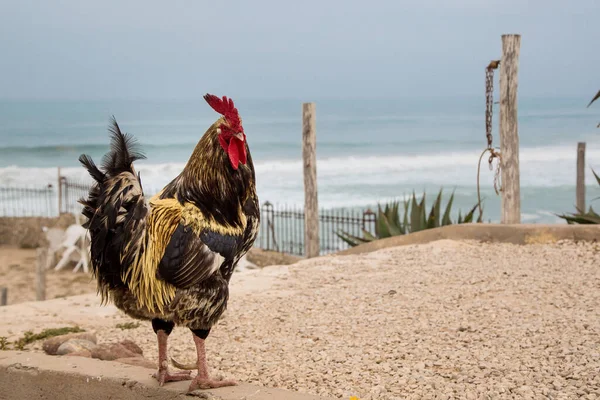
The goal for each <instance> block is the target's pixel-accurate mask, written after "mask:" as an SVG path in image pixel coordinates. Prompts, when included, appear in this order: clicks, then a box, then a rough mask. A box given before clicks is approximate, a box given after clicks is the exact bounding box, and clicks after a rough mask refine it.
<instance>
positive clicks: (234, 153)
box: [228, 139, 240, 169]
mask: <svg viewBox="0 0 600 400" xmlns="http://www.w3.org/2000/svg"><path fill="white" fill-rule="evenodd" d="M228 153H229V161H231V166H232V167H233V169H238V164H239V163H240V153H239V147H238V146H236V144H235V143H234V140H233V139H232V140H231V141H230V142H229V150H228Z"/></svg>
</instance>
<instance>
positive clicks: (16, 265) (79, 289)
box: [0, 246, 96, 304]
mask: <svg viewBox="0 0 600 400" xmlns="http://www.w3.org/2000/svg"><path fill="white" fill-rule="evenodd" d="M36 260H37V259H36V251H35V249H20V248H17V247H15V246H0V287H7V288H8V296H7V303H8V304H16V303H22V302H24V301H32V300H35V290H36V289H35V288H36V286H35V285H36V283H35V282H36V274H35V271H36V263H37V261H36ZM74 266H75V264H72V265H71V264H69V265H68V266H66V267H64V268H63V269H61V270H59V271H55V270H53V269H50V270H48V271H47V272H46V299H55V298H59V297H66V296H74V295H78V294H83V293H90V292H95V291H96V284H95V281H94V280H93V279H92V277H91V275H89V274H84V273H72V272H71V271H72V270H73V267H74Z"/></svg>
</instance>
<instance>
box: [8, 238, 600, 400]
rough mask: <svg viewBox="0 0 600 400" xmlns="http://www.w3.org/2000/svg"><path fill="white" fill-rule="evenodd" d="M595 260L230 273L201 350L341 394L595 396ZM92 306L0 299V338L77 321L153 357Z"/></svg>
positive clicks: (555, 252) (259, 374)
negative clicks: (223, 303)
mask: <svg viewBox="0 0 600 400" xmlns="http://www.w3.org/2000/svg"><path fill="white" fill-rule="evenodd" d="M599 261H600V252H599V251H598V246H597V245H596V244H591V243H579V244H577V243H573V242H558V243H555V244H532V245H527V246H521V245H512V244H482V243H479V242H473V241H462V242H457V241H450V240H442V241H436V242H433V243H429V244H422V245H410V246H403V247H394V248H389V249H384V250H380V251H377V252H374V253H369V254H362V255H349V256H327V257H322V258H318V259H312V260H304V261H301V262H299V263H296V264H293V265H289V266H271V267H266V268H264V269H261V270H249V271H245V272H241V273H238V274H236V275H234V278H233V280H232V283H231V299H230V303H229V309H228V311H227V312H226V314H225V317H224V318H223V319H222V321H221V322H219V324H218V326H216V327H215V329H214V330H213V332H212V333H211V336H210V337H209V339H208V341H207V351H208V360H209V363H210V366H211V368H212V371H213V373H215V374H222V375H224V376H225V377H232V378H235V379H237V380H239V381H242V382H247V383H254V384H258V385H263V386H269V387H280V388H285V389H289V390H295V391H299V392H305V393H312V394H318V395H326V396H333V397H337V398H346V399H347V398H349V396H351V395H354V396H358V397H359V398H360V399H361V400H365V399H371V400H374V399H378V400H388V399H436V398H465V399H478V398H489V399H503V398H519V399H529V398H554V399H568V398H588V399H592V398H597V397H598V396H600V376H599V375H598V370H599V369H600V336H599V335H600V315H599V314H600V311H599V310H600V307H599V306H600V296H599V295H598V293H600V292H599V290H598V289H600V269H599V268H598V264H599ZM98 303H99V300H98V298H97V297H96V296H95V295H94V294H87V295H83V296H77V297H71V298H65V299H57V300H52V301H47V302H43V303H40V302H37V303H36V302H31V303H22V304H18V305H14V306H9V307H5V308H4V309H1V310H0V318H1V319H2V320H3V321H6V322H7V323H6V325H5V326H3V327H1V328H0V336H8V337H9V339H11V340H14V339H16V338H18V337H19V335H21V334H22V332H24V331H25V330H29V329H32V330H34V331H37V330H40V329H42V328H46V327H58V326H65V325H74V324H77V325H79V326H81V327H83V328H84V329H86V330H95V331H97V333H98V340H99V342H103V341H112V340H116V339H121V338H130V339H133V340H135V341H136V343H138V344H139V345H140V346H141V347H142V349H143V350H144V354H145V356H146V357H147V358H149V359H151V360H154V361H155V360H156V356H157V351H156V339H155V335H154V333H153V332H152V329H151V327H150V324H149V323H141V324H140V326H139V327H137V328H134V329H129V330H123V329H120V328H118V327H117V324H120V323H123V322H128V321H131V320H130V319H129V318H128V317H126V316H124V315H123V314H122V313H121V312H119V311H118V310H116V309H115V308H114V307H112V306H105V307H101V306H99V304H98ZM191 339H192V337H191V334H190V333H189V331H188V330H187V329H185V328H176V329H175V331H174V332H173V333H172V335H171V338H170V354H171V356H173V357H175V358H177V359H178V360H179V361H182V362H191V361H194V354H195V352H194V347H193V342H192V340H191ZM40 345H41V344H40V343H36V344H34V345H32V346H31V350H33V351H41V350H40ZM149 373H150V371H149Z"/></svg>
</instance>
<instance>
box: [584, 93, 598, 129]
mask: <svg viewBox="0 0 600 400" xmlns="http://www.w3.org/2000/svg"><path fill="white" fill-rule="evenodd" d="M598 99H600V90H598V93H596V95H595V96H594V98H593V99H592V101H590V104H588V105H587V106H588V107H589V106H591V105H592V103H593V102H595V101H596V100H598ZM597 128H600V124H598V126H597Z"/></svg>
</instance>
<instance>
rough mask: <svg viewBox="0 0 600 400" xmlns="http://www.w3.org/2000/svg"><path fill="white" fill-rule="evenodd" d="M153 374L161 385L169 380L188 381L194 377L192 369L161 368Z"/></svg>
mask: <svg viewBox="0 0 600 400" xmlns="http://www.w3.org/2000/svg"><path fill="white" fill-rule="evenodd" d="M152 376H153V377H154V379H156V380H157V381H158V384H159V386H163V385H164V384H165V383H167V382H177V381H188V380H190V379H192V377H191V371H184V372H169V371H160V370H159V371H158V372H155V373H154V374H152Z"/></svg>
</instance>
